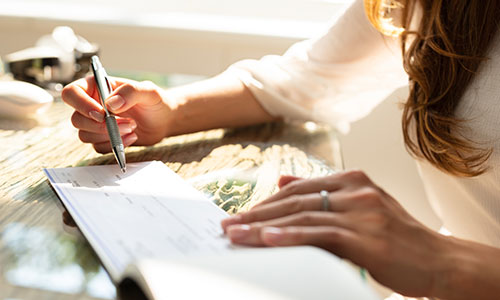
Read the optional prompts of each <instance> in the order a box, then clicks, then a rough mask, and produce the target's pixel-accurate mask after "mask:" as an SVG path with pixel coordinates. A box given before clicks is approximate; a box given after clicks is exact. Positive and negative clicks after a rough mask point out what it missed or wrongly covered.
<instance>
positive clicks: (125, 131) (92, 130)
mask: <svg viewBox="0 0 500 300" xmlns="http://www.w3.org/2000/svg"><path fill="white" fill-rule="evenodd" d="M110 81H111V85H112V89H113V92H112V93H111V95H110V97H109V98H108V99H106V106H107V108H108V110H109V111H110V112H112V113H114V114H115V115H116V116H117V118H116V121H117V123H118V128H119V129H120V134H121V135H122V139H123V144H124V146H125V147H127V146H130V145H132V144H134V145H153V144H155V143H157V142H159V141H161V140H162V139H163V138H164V137H165V136H166V135H167V134H168V133H167V130H168V128H169V120H170V118H171V107H170V105H169V104H168V103H167V102H166V99H164V98H165V97H164V96H163V90H162V89H160V88H159V87H158V86H156V85H155V84H153V83H152V82H149V81H144V82H136V81H132V80H127V79H121V78H110ZM62 99H63V100H64V102H66V103H67V104H69V105H70V106H72V107H73V108H74V109H75V112H74V113H73V116H72V117H71V122H72V123H73V125H74V126H75V127H76V128H77V129H78V130H79V132H78V135H79V138H80V140H81V141H82V142H84V143H91V144H92V145H93V146H94V149H95V150H96V151H97V152H100V153H106V152H110V151H111V146H110V143H109V137H108V134H107V131H106V125H105V123H104V110H103V108H102V106H101V104H100V103H101V102H100V100H99V94H98V92H97V89H96V85H95V81H94V77H93V76H89V77H87V78H85V79H80V80H78V81H75V82H73V83H71V84H69V85H68V86H66V87H65V88H64V90H63V92H62Z"/></svg>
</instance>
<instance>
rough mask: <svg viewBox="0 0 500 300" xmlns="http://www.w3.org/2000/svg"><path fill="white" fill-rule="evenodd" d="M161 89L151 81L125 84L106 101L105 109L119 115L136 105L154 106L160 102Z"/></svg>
mask: <svg viewBox="0 0 500 300" xmlns="http://www.w3.org/2000/svg"><path fill="white" fill-rule="evenodd" d="M162 99H163V98H162V96H161V88H159V87H158V86H157V85H155V84H154V83H152V82H151V81H142V82H127V83H124V84H122V85H121V86H119V87H118V88H117V89H116V90H114V91H113V93H111V95H110V96H109V98H108V99H106V107H107V108H108V109H109V110H110V111H111V112H113V113H116V114H119V113H122V112H124V111H127V110H129V109H130V108H132V107H133V106H135V105H136V104H142V105H146V106H154V105H156V104H159V103H161V102H162Z"/></svg>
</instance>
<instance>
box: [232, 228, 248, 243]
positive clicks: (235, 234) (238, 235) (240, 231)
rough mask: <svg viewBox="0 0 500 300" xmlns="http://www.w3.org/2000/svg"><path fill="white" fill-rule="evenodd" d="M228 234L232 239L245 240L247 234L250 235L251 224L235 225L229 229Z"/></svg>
mask: <svg viewBox="0 0 500 300" xmlns="http://www.w3.org/2000/svg"><path fill="white" fill-rule="evenodd" d="M227 235H228V236H229V238H230V239H231V241H236V242H239V241H243V240H244V239H245V238H246V237H247V236H249V235H250V226H249V225H246V224H244V225H233V226H231V227H229V228H228V229H227Z"/></svg>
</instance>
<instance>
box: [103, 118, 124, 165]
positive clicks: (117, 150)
mask: <svg viewBox="0 0 500 300" xmlns="http://www.w3.org/2000/svg"><path fill="white" fill-rule="evenodd" d="M105 121H106V128H107V129H108V133H109V141H110V142H111V149H112V150H113V154H114V155H115V158H116V161H117V162H118V165H119V166H120V169H121V170H122V172H123V173H125V171H126V167H125V164H126V160H125V147H123V142H122V137H121V136H120V130H119V129H118V124H117V123H116V119H115V116H113V115H109V116H107V117H106V118H105Z"/></svg>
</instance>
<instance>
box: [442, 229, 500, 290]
mask: <svg viewBox="0 0 500 300" xmlns="http://www.w3.org/2000/svg"><path fill="white" fill-rule="evenodd" d="M446 240H447V241H446V243H445V251H446V252H447V253H448V255H446V258H445V260H446V262H444V265H445V266H446V267H445V268H443V273H442V274H440V275H439V277H438V278H436V280H435V286H434V291H433V296H435V297H437V298H440V299H475V300H480V299H498V298H499V297H500V249H498V248H494V247H489V246H485V245H482V244H478V243H474V242H469V241H464V240H460V239H456V238H446Z"/></svg>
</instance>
